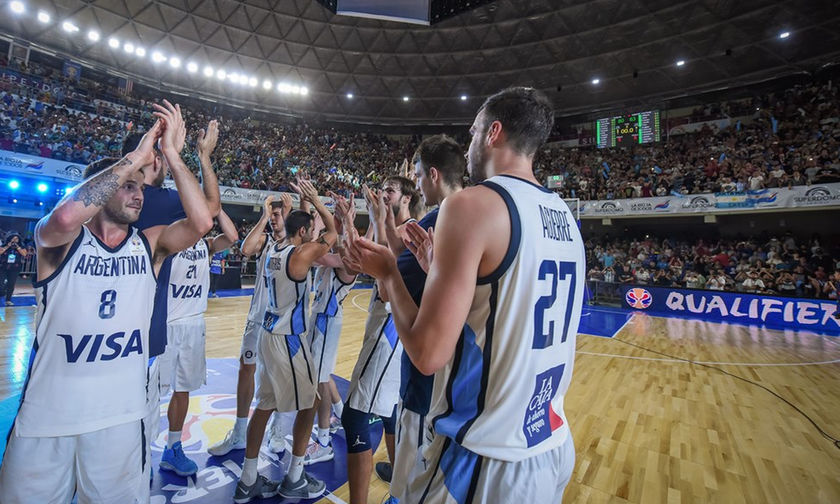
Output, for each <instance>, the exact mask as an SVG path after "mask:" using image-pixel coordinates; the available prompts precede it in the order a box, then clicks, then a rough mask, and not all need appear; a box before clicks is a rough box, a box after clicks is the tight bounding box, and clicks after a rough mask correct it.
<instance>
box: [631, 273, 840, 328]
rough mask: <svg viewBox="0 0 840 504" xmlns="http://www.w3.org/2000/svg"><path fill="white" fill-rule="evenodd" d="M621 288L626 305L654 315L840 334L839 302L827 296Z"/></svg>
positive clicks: (635, 287) (636, 287) (661, 288)
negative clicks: (822, 297) (784, 295)
mask: <svg viewBox="0 0 840 504" xmlns="http://www.w3.org/2000/svg"><path fill="white" fill-rule="evenodd" d="M620 288H621V294H622V300H623V301H622V306H623V307H624V308H630V309H633V310H639V311H645V312H651V313H652V314H660V315H669V316H680V317H690V318H699V319H703V320H711V321H716V322H732V323H737V324H748V325H764V326H767V327H771V328H774V329H793V330H809V331H814V332H818V333H829V334H840V320H838V319H836V318H834V313H835V310H836V309H837V303H836V302H835V301H831V300H827V299H802V298H787V297H774V296H761V295H757V294H744V293H740V292H723V291H711V290H690V289H670V288H664V287H649V286H643V287H642V286H635V285H626V284H622V285H621V286H620Z"/></svg>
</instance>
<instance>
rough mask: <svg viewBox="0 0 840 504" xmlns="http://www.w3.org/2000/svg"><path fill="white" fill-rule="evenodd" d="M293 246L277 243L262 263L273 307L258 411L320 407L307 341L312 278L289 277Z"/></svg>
mask: <svg viewBox="0 0 840 504" xmlns="http://www.w3.org/2000/svg"><path fill="white" fill-rule="evenodd" d="M295 248H296V247H294V246H293V245H289V244H283V243H277V244H275V245H274V246H273V247H272V248H271V249H270V251H269V253H268V254H267V255H266V257H265V262H264V263H263V265H262V267H263V275H264V276H265V281H266V286H267V288H266V290H267V295H268V305H267V308H266V310H265V316H264V318H263V325H262V333H261V334H260V341H259V346H258V350H257V389H256V393H255V396H256V398H257V408H259V409H264V410H276V411H279V412H283V411H299V410H303V409H308V408H311V407H312V405H313V404H314V403H315V393H316V389H317V382H316V380H315V378H316V377H315V374H314V368H313V365H312V357H311V355H309V345H308V344H307V342H306V320H307V318H308V315H309V288H310V280H309V274H307V275H305V278H304V279H303V280H301V281H297V280H295V279H293V278H291V276H290V275H289V269H288V268H289V259H290V257H291V255H292V254H293V253H294V251H295Z"/></svg>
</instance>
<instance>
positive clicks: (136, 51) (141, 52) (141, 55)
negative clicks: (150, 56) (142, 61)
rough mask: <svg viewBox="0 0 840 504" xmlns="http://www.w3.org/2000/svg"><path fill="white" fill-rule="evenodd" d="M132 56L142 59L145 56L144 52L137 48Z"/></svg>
mask: <svg viewBox="0 0 840 504" xmlns="http://www.w3.org/2000/svg"><path fill="white" fill-rule="evenodd" d="M134 54H136V55H137V56H140V57H141V58H142V57H143V56H145V55H146V50H145V49H143V48H142V47H138V48H136V49H134Z"/></svg>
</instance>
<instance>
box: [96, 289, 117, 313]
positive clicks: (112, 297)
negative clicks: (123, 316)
mask: <svg viewBox="0 0 840 504" xmlns="http://www.w3.org/2000/svg"><path fill="white" fill-rule="evenodd" d="M99 301H100V304H99V318H101V319H109V318H111V317H113V316H114V312H115V311H116V306H115V305H114V303H116V302H117V291H115V290H106V291H104V292H103V293H102V297H100V298H99Z"/></svg>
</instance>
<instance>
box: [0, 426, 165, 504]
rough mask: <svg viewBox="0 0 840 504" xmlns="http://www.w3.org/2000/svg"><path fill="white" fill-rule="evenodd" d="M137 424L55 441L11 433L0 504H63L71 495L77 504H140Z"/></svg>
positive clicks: (1, 475)
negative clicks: (75, 497)
mask: <svg viewBox="0 0 840 504" xmlns="http://www.w3.org/2000/svg"><path fill="white" fill-rule="evenodd" d="M140 424H141V422H140V420H135V421H133V422H129V423H125V424H120V425H115V426H113V427H108V428H107V429H101V430H97V431H93V432H87V433H85V434H79V435H76V436H59V437H18V436H17V435H16V434H15V431H14V429H13V430H12V433H11V436H10V437H9V443H8V445H7V446H6V453H5V455H4V456H3V465H2V467H0V502H2V503H3V504H31V503H34V502H37V503H39V504H40V503H56V504H59V503H61V504H64V503H67V502H70V501H71V499H73V494H74V493H75V494H76V496H77V499H78V503H79V504H94V503H95V504H114V503H117V502H119V503H128V504H134V503H140V504H144V503H145V502H146V501H143V500H142V496H141V495H140V494H139V492H140V479H141V477H142V467H141V466H142V464H143V457H142V453H141V452H142V442H141V438H142V434H141V431H142V428H141V425H140ZM148 486H149V480H148V479H147V480H146V487H148Z"/></svg>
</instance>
